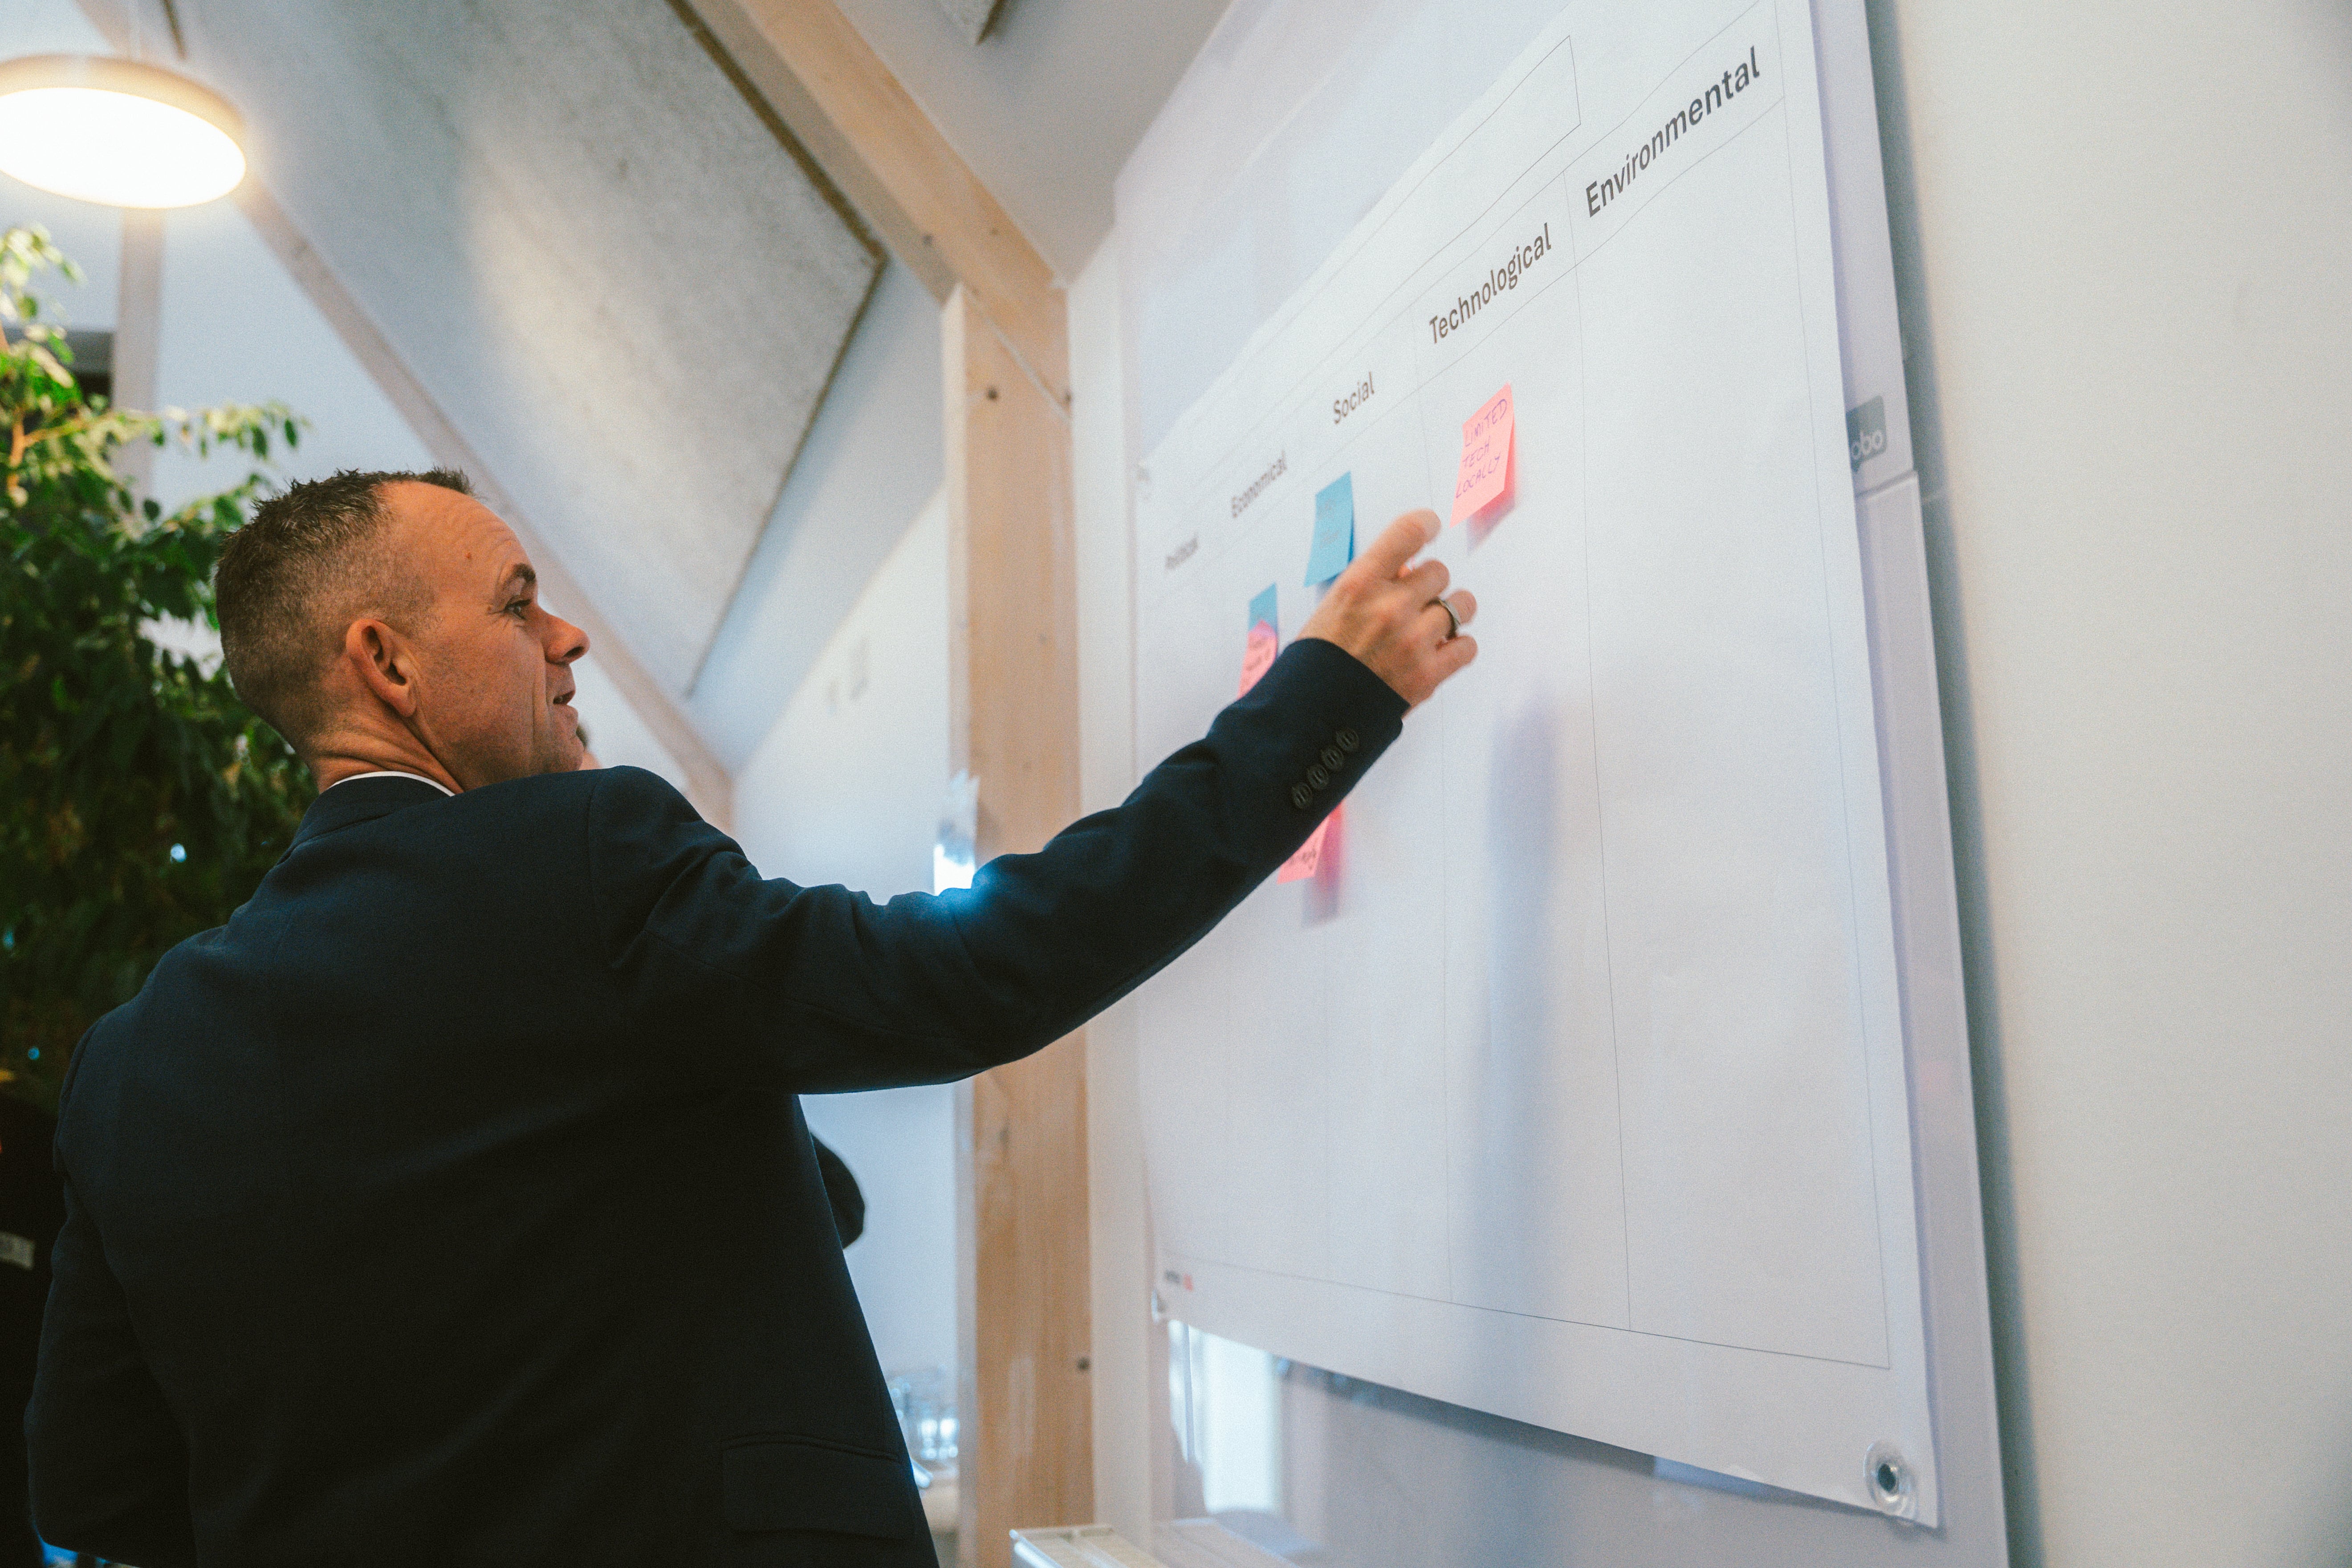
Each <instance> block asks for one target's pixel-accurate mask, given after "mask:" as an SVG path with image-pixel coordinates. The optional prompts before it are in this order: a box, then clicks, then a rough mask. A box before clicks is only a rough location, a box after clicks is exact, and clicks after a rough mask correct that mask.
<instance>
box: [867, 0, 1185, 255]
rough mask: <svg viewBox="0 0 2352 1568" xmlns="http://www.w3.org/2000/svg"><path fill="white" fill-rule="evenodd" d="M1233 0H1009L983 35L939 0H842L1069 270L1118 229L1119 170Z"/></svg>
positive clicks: (1011, 208)
mask: <svg viewBox="0 0 2352 1568" xmlns="http://www.w3.org/2000/svg"><path fill="white" fill-rule="evenodd" d="M1226 3H1227V0H1005V5H1004V8H1003V11H1002V12H1001V13H999V14H998V16H997V18H996V25H995V26H994V28H993V29H992V31H991V32H990V33H989V35H988V37H986V38H984V39H983V40H982V41H981V42H980V43H979V44H977V45H974V44H971V43H970V42H967V41H966V37H965V35H964V34H963V32H962V31H961V29H960V28H959V26H958V25H957V24H956V23H955V22H954V21H951V20H950V18H949V17H948V16H947V15H946V13H945V12H943V11H942V10H941V9H940V5H938V4H937V0H838V4H839V5H840V6H841V9H842V12H843V14H844V15H845V16H847V17H848V18H849V20H850V23H851V25H852V26H856V29H857V31H858V33H859V34H860V36H862V37H864V38H865V39H866V43H867V44H868V45H869V46H870V47H872V48H873V50H874V52H875V53H876V54H877V55H879V56H881V57H882V62H883V63H884V64H885V65H887V66H888V67H889V68H890V69H891V70H892V72H894V73H895V74H896V75H897V76H898V79H899V80H900V81H902V82H904V83H905V84H906V86H907V89H908V91H909V92H911V93H913V94H914V95H915V99H916V100H917V101H918V102H919V103H920V104H921V105H922V106H923V109H924V111H925V112H926V113H928V114H929V116H930V117H931V121H932V122H933V123H934V124H936V125H937V126H938V127H939V128H940V132H941V133H942V134H944V135H945V136H946V137H947V139H948V141H949V142H950V143H951V144H952V145H953V146H954V147H955V150H956V151H957V152H958V153H961V154H962V157H963V160H964V162H965V163H969V164H971V169H972V172H973V173H974V174H978V175H979V176H980V178H981V181H982V184H986V185H987V186H988V188H989V189H990V190H991V191H992V192H993V193H994V194H995V196H996V199H997V201H998V202H999V203H1001V204H1002V205H1003V207H1004V210H1005V211H1006V212H1007V213H1008V214H1010V215H1011V216H1012V218H1013V222H1015V223H1017V224H1019V225H1020V226H1021V227H1022V229H1023V230H1024V232H1025V233H1026V234H1027V235H1028V237H1029V241H1030V243H1031V244H1033V245H1034V246H1035V247H1037V251H1038V254H1039V255H1041V256H1043V257H1044V258H1045V260H1046V263H1047V264H1048V265H1049V266H1051V267H1052V268H1054V270H1055V272H1057V273H1059V274H1060V275H1061V276H1062V277H1063V278H1065V279H1069V278H1075V277H1076V276H1077V275H1078V273H1079V271H1080V270H1081V269H1083V268H1085V266H1086V264H1087V259H1088V258H1091V257H1092V256H1093V255H1094V253H1095V247H1097V246H1099V245H1100V244H1101V243H1102V241H1103V237H1104V236H1105V235H1107V234H1108V233H1109V232H1110V220H1111V182H1112V180H1113V179H1114V178H1116V177H1117V175H1118V170H1119V165H1120V164H1122V163H1126V162H1127V155H1128V153H1130V152H1131V151H1133V150H1134V147H1135V143H1136V142H1137V140H1138V138H1139V137H1140V136H1141V135H1142V134H1143V131H1144V128H1145V127H1146V126H1148V125H1149V124H1150V122H1151V117H1152V116H1153V115H1154V114H1157V113H1158V112H1159V111H1160V104H1161V103H1162V102H1164V101H1166V100H1167V97H1168V94H1169V93H1170V91H1171V90H1172V89H1174V88H1175V86H1176V82H1177V79H1179V78H1180V77H1181V76H1182V75H1183V74H1184V68H1185V67H1187V66H1189V65H1191V64H1192V57H1193V56H1194V55H1196V54H1198V53H1199V52H1200V48H1201V45H1202V43H1203V42H1204V41H1205V40H1206V39H1207V38H1208V37H1209V34H1210V32H1211V31H1212V30H1213V29H1214V28H1215V26H1216V25H1217V19H1218V18H1219V17H1220V16H1223V15H1224V12H1225V6H1226Z"/></svg>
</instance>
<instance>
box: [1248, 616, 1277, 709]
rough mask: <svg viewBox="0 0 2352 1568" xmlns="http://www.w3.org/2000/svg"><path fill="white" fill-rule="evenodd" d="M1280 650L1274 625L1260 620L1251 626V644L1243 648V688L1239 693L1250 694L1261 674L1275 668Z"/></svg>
mask: <svg viewBox="0 0 2352 1568" xmlns="http://www.w3.org/2000/svg"><path fill="white" fill-rule="evenodd" d="M1280 651H1281V648H1280V646H1279V645H1278V644H1277V643H1276V641H1275V638H1274V628H1273V627H1272V626H1267V625H1266V624H1265V622H1264V621H1260V622H1258V624H1257V625H1255V626H1252V627H1250V635H1249V646H1248V647H1244V649H1242V689H1241V690H1240V692H1239V693H1237V695H1239V696H1243V697H1246V696H1248V695H1249V689H1250V688H1251V687H1253V686H1255V685H1256V684H1257V683H1258V678H1259V677H1260V676H1263V675H1264V674H1265V672H1266V671H1267V670H1268V669H1270V668H1273V666H1274V656H1275V655H1276V653H1278V652H1280Z"/></svg>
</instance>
